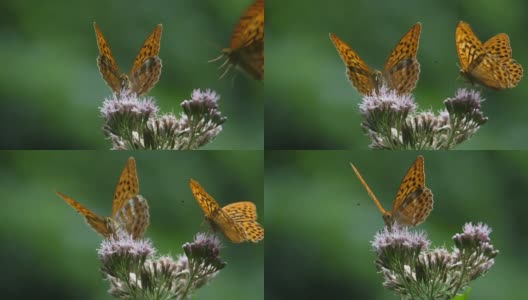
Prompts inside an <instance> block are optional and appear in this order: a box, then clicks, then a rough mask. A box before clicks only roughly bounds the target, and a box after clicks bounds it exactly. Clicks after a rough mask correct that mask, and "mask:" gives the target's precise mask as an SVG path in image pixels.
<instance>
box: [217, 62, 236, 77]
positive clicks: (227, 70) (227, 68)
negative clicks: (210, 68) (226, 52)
mask: <svg viewBox="0 0 528 300" xmlns="http://www.w3.org/2000/svg"><path fill="white" fill-rule="evenodd" d="M228 63H229V60H226V61H225V62H224V63H223V64H222V65H221V66H220V68H219V69H221V68H223V67H225V65H226V64H228ZM232 66H233V65H231V64H228V65H227V67H226V68H225V71H224V73H222V75H220V78H219V79H222V78H224V76H225V75H226V74H227V73H228V72H229V70H231V68H232Z"/></svg>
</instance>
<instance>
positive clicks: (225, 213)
mask: <svg viewBox="0 0 528 300" xmlns="http://www.w3.org/2000/svg"><path fill="white" fill-rule="evenodd" d="M189 186H190V188H191V191H192V194H193V196H194V198H195V199H196V202H197V203H198V205H199V206H200V208H201V209H202V211H203V213H204V215H205V219H206V220H207V221H208V223H209V224H210V225H211V227H212V228H213V230H218V231H220V232H222V234H224V236H225V237H226V238H227V239H229V240H230V241H231V242H233V243H242V242H246V241H250V242H254V243H256V242H258V241H260V240H262V239H263V238H264V229H263V228H262V227H261V226H260V224H258V223H257V222H256V219H257V212H256V208H255V204H253V203H252V202H249V201H243V202H235V203H231V204H229V205H226V206H225V207H223V208H220V206H219V205H218V203H217V202H216V201H215V200H214V198H213V197H211V196H210V195H209V194H208V193H207V192H206V191H205V190H204V189H203V188H202V187H201V186H200V184H199V183H198V182H197V181H195V180H193V179H190V180H189Z"/></svg>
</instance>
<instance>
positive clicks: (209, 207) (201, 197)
mask: <svg viewBox="0 0 528 300" xmlns="http://www.w3.org/2000/svg"><path fill="white" fill-rule="evenodd" d="M189 187H190V188H191V192H192V193H193V196H194V199H196V202H198V205H199V206H200V208H201V209H202V211H203V213H204V215H205V217H206V218H209V217H211V215H212V214H213V213H214V212H216V211H219V210H220V206H218V203H217V202H216V201H215V199H214V198H213V197H211V196H210V195H209V194H207V192H206V191H205V190H204V189H203V188H202V186H201V185H200V184H199V183H198V182H197V181H195V180H194V179H192V178H191V179H190V180H189Z"/></svg>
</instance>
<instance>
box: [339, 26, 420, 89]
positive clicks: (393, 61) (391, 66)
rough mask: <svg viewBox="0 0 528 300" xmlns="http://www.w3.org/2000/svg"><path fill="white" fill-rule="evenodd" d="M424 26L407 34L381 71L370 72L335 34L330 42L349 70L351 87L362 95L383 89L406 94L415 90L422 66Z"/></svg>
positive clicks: (416, 27)
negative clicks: (418, 57)
mask: <svg viewBox="0 0 528 300" xmlns="http://www.w3.org/2000/svg"><path fill="white" fill-rule="evenodd" d="M421 28H422V27H421V24H420V23H416V24H415V25H414V26H413V27H411V29H410V30H409V31H408V32H407V33H405V34H404V35H403V36H402V38H401V39H400V41H399V42H398V43H397V44H396V46H395V47H394V49H393V50H392V51H391V53H390V54H389V57H388V58H387V60H386V62H385V66H384V67H383V70H382V71H379V70H375V69H370V68H369V67H368V66H367V64H365V62H364V61H363V60H362V59H361V58H360V57H359V55H357V54H356V53H355V52H354V51H353V50H352V49H351V48H350V47H349V46H348V45H347V44H346V43H344V42H343V41H342V40H341V39H339V38H338V37H337V36H336V35H334V34H333V33H330V34H329V36H330V40H332V43H333V44H334V46H335V48H336V50H337V52H338V54H339V56H340V57H341V59H342V60H343V63H344V64H345V66H346V75H347V77H348V79H349V81H350V82H351V83H352V86H354V88H355V89H356V90H357V91H358V93H360V94H362V95H371V94H373V93H376V94H377V93H379V90H380V89H381V87H382V86H384V85H385V86H386V87H387V88H388V89H389V90H393V91H396V92H397V93H398V94H407V93H410V92H412V90H414V88H415V87H416V83H417V82H418V78H419V75H420V63H419V62H418V60H417V58H416V55H417V52H418V42H419V39H420V32H421Z"/></svg>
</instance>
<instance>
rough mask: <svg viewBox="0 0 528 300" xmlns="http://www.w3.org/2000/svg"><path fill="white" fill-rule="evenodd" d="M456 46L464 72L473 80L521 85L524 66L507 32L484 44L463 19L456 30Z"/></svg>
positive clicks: (491, 85) (500, 85) (493, 84)
mask: <svg viewBox="0 0 528 300" xmlns="http://www.w3.org/2000/svg"><path fill="white" fill-rule="evenodd" d="M455 46H456V52H457V56H458V61H459V63H460V74H461V75H462V76H464V77H465V78H466V79H467V80H468V81H469V82H470V83H472V84H475V83H477V84H480V85H483V86H486V87H489V88H492V89H495V90H502V89H506V88H513V87H515V86H517V84H518V83H519V81H520V80H521V78H522V75H523V69H522V66H521V65H520V64H519V63H517V62H516V61H515V60H514V59H513V58H512V50H511V47H510V39H509V37H508V35H507V34H505V33H499V34H497V35H495V36H493V37H491V38H490V39H489V40H488V41H486V42H485V43H484V44H482V42H481V41H480V40H479V39H478V38H477V36H476V35H475V33H474V32H473V30H472V29H471V27H470V26H469V24H467V23H466V22H464V21H460V22H459V23H458V25H457V27H456V31H455Z"/></svg>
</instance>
